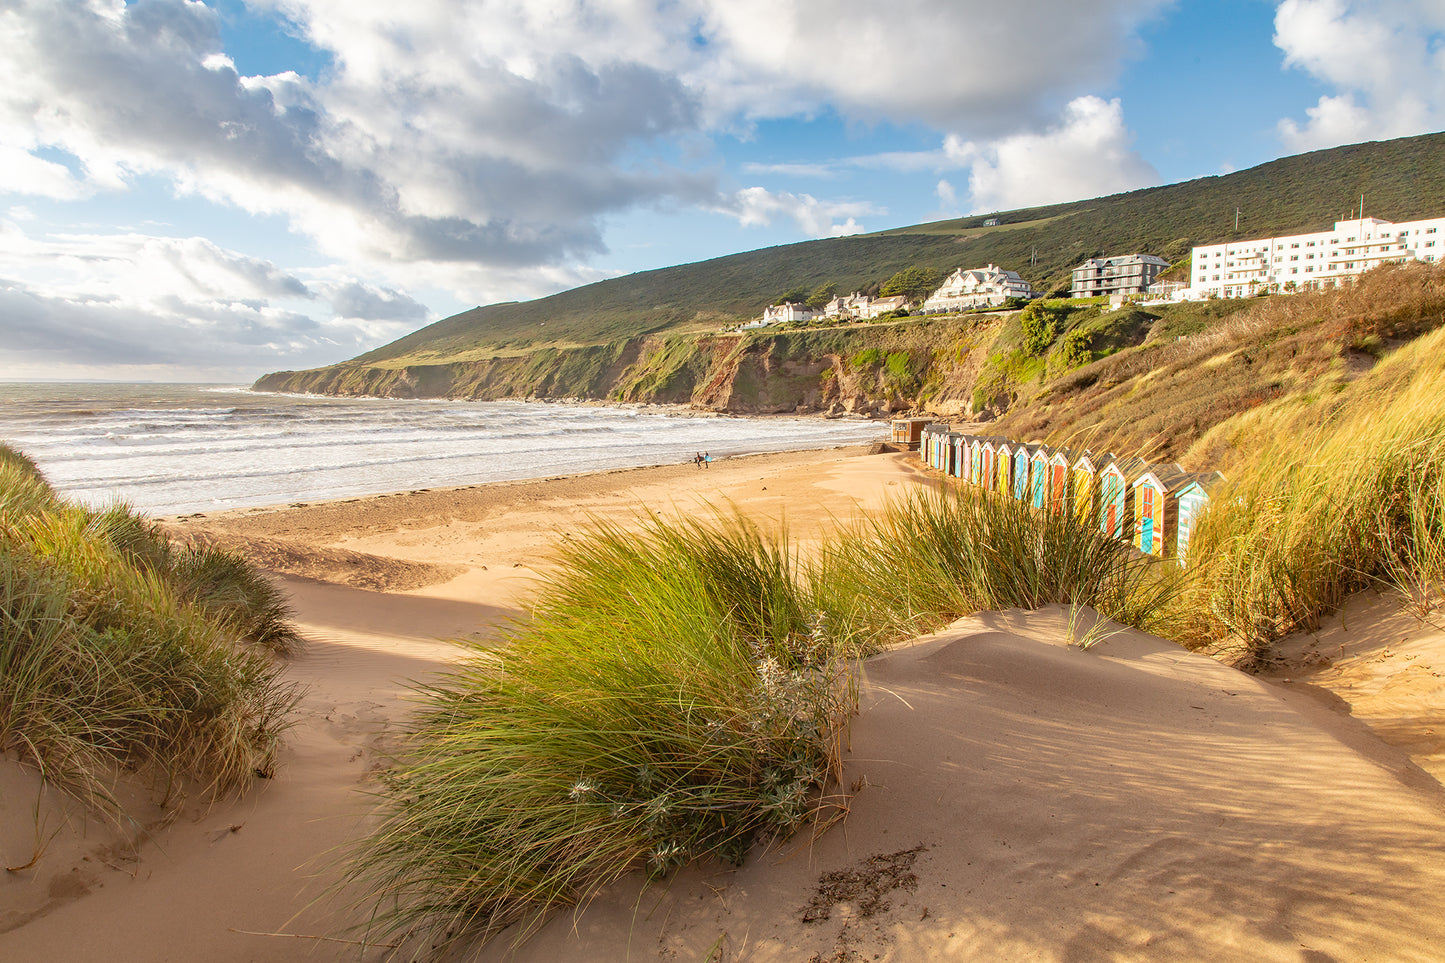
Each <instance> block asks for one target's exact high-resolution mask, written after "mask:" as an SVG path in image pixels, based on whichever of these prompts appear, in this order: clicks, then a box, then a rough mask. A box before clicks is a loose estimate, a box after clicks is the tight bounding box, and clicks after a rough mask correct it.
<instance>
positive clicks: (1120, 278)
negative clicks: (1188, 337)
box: [1069, 254, 1169, 298]
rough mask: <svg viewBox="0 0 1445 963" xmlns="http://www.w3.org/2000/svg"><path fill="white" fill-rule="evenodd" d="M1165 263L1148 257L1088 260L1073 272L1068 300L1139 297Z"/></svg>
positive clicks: (1123, 255)
mask: <svg viewBox="0 0 1445 963" xmlns="http://www.w3.org/2000/svg"><path fill="white" fill-rule="evenodd" d="M1168 267H1169V262H1168V261H1166V260H1164V259H1163V258H1162V257H1155V256H1154V255H1152V254H1119V255H1115V256H1114V257H1092V258H1089V259H1088V260H1087V261H1085V262H1084V263H1083V264H1080V265H1079V266H1078V267H1076V268H1074V278H1073V284H1072V285H1071V286H1070V288H1069V297H1072V298H1097V297H1106V296H1111V295H1116V294H1143V293H1144V292H1146V291H1148V290H1149V285H1151V284H1153V283H1154V279H1155V278H1157V277H1158V276H1159V275H1160V274H1162V273H1164V271H1165V269H1167V268H1168Z"/></svg>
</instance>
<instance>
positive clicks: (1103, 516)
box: [1099, 458, 1149, 542]
mask: <svg viewBox="0 0 1445 963" xmlns="http://www.w3.org/2000/svg"><path fill="white" fill-rule="evenodd" d="M1148 470H1149V463H1148V462H1146V461H1145V460H1144V459H1142V458H1115V459H1113V460H1112V461H1110V462H1109V464H1108V465H1107V466H1105V468H1104V470H1103V471H1101V472H1100V473H1099V530H1100V531H1102V532H1104V534H1106V535H1109V536H1110V537H1112V538H1119V539H1123V540H1124V541H1126V542H1127V541H1132V540H1133V535H1134V524H1133V523H1134V492H1133V484H1134V479H1136V478H1138V477H1139V476H1140V475H1141V474H1143V473H1144V472H1146V471H1148Z"/></svg>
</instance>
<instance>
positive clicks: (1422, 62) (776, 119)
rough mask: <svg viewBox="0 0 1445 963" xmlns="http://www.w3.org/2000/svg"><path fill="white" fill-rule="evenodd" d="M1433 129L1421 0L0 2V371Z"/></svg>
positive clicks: (369, 344) (232, 379)
mask: <svg viewBox="0 0 1445 963" xmlns="http://www.w3.org/2000/svg"><path fill="white" fill-rule="evenodd" d="M1442 128H1445V0H1088V2H1079V0H1013V2H1012V3H1009V4H997V3H995V2H988V3H985V2H982V0H890V2H887V3H879V2H877V0H470V2H463V0H137V2H131V3H127V2H124V0H0V380H10V381H17V380H19V381H24V380H42V379H97V380H127V381H202V382H225V383H248V382H250V381H252V380H254V379H255V378H256V377H258V376H259V375H261V374H263V373H266V372H268V371H275V370H285V369H302V368H310V367H317V366H321V365H326V364H331V363H335V362H337V361H342V360H345V359H347V358H351V357H354V356H355V355H357V354H360V353H362V352H364V351H367V350H369V349H371V348H374V347H377V346H379V345H381V344H385V343H387V342H389V341H392V340H394V339H396V338H398V337H401V336H402V335H404V334H407V333H409V332H411V331H413V330H416V329H417V328H419V327H421V326H423V325H425V324H428V323H430V322H432V321H436V320H439V319H441V318H443V317H447V316H449V315H451V314H455V313H456V312H458V311H462V310H466V309H468V308H471V307H474V306H476V305H481V304H490V303H494V302H498V301H515V300H526V299H530V298H535V297H541V296H544V295H547V294H551V293H554V292H556V291H560V290H564V289H566V288H571V287H575V286H578V285H581V284H587V283H590V282H593V281H597V280H601V279H603V278H608V277H615V276H618V275H622V274H628V273H631V272H634V271H640V270H649V269H652V268H658V267H666V266H669V265H673V264H680V263H687V262H691V261H697V260H702V259H705V258H710V257H717V256H721V255H725V254H731V253H735V252H738V251H747V250H754V249H757V248H764V247H770V246H773V245H777V244H787V243H792V242H795V241H801V240H807V239H810V238H823V237H833V236H840V235H845V234H852V233H860V232H869V231H878V230H884V229H887V228H891V227H898V226H902V225H907V224H915V223H920V222H925V221H931V220H939V219H942V218H947V217H958V216H962V215H967V214H974V213H986V212H990V211H996V210H1010V209H1014V208H1020V207H1029V206H1033V205H1039V204H1047V203H1053V202H1058V201H1068V200H1078V199H1083V198H1089V197H1097V196H1101V195H1105V194H1112V193H1116V192H1119V191H1126V190H1132V189H1135V188H1141V187H1148V186H1153V185H1158V184H1169V183H1177V182H1180V181H1185V180H1190V179H1192V178H1196V177H1203V176H1209V175H1215V174H1223V173H1229V172H1232V171H1236V170H1242V169H1244V168H1247V167H1253V166H1255V165H1257V164H1261V163H1264V162H1267V161H1270V160H1274V159H1276V158H1278V157H1282V156H1287V155H1291V154H1297V153H1301V152H1304V151H1309V150H1314V149H1317V148H1323V147H1334V146H1338V145H1340V144H1349V143H1358V142H1362V141H1367V140H1380V139H1386V138H1392V137H1400V136H1406V135H1411V134H1420V133H1427V132H1433V131H1438V130H1441V129H1442ZM1379 216H1382V217H1388V216H1389V212H1386V211H1381V212H1379ZM960 266H973V265H960ZM1005 266H1006V267H1007V266H1009V265H1005ZM762 307H763V306H762V305H759V309H760V310H761V308H762Z"/></svg>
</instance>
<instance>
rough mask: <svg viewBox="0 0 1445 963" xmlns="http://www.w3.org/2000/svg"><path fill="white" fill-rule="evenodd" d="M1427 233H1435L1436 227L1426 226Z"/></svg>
mask: <svg viewBox="0 0 1445 963" xmlns="http://www.w3.org/2000/svg"><path fill="white" fill-rule="evenodd" d="M1425 233H1426V234H1434V233H1435V229H1434V228H1433V227H1427V228H1425Z"/></svg>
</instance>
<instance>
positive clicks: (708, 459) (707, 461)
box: [702, 452, 712, 468]
mask: <svg viewBox="0 0 1445 963" xmlns="http://www.w3.org/2000/svg"><path fill="white" fill-rule="evenodd" d="M702 464H703V467H704V468H711V467H712V455H711V454H709V453H708V452H703V453H702Z"/></svg>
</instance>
